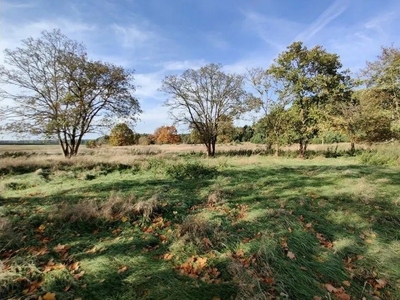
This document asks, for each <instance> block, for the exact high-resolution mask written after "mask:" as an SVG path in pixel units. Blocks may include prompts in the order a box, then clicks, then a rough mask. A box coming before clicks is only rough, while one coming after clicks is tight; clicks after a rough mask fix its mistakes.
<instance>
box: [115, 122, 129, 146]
mask: <svg viewBox="0 0 400 300" xmlns="http://www.w3.org/2000/svg"><path fill="white" fill-rule="evenodd" d="M109 143H110V145H111V146H129V145H133V144H134V143H135V134H134V133H133V131H132V129H130V128H129V127H128V125H126V124H125V123H121V124H117V125H116V126H115V127H114V128H113V129H112V130H111V133H110V139H109Z"/></svg>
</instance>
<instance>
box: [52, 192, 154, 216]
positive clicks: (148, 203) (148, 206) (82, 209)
mask: <svg viewBox="0 0 400 300" xmlns="http://www.w3.org/2000/svg"><path fill="white" fill-rule="evenodd" d="M159 209H160V205H159V195H154V196H153V197H151V198H150V199H148V200H138V199H137V198H136V197H135V196H134V195H130V196H128V197H124V196H123V195H121V194H119V193H117V192H114V191H113V192H111V195H110V197H109V198H108V199H107V200H106V201H104V202H100V201H98V200H95V199H89V200H82V201H80V202H78V203H76V204H66V203H62V204H61V205H60V206H59V207H58V210H57V213H56V216H57V218H58V219H61V220H64V221H67V222H76V221H87V220H90V219H105V220H117V219H121V218H124V217H133V216H139V217H142V218H144V219H145V220H148V219H150V217H151V216H152V215H153V214H154V213H155V212H158V211H159Z"/></svg>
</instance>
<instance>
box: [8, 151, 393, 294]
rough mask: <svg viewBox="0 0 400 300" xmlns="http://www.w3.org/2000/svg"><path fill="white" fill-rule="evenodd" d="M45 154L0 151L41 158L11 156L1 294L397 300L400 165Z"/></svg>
mask: <svg viewBox="0 0 400 300" xmlns="http://www.w3.org/2000/svg"><path fill="white" fill-rule="evenodd" d="M245 146H249V147H256V146H250V145H245ZM7 147H11V146H7ZM14 147H19V146H14ZM35 147H36V148H34V149H32V148H30V149H22V148H18V149H16V148H13V149H11V148H9V149H5V148H4V146H1V151H2V153H4V152H5V151H20V152H32V151H33V152H35V153H34V154H32V155H29V154H27V153H23V155H21V156H18V155H16V156H14V157H13V156H10V157H5V158H2V160H1V165H0V176H1V182H0V191H1V196H0V218H1V219H0V256H1V264H0V276H1V278H0V298H1V299H215V300H216V299H315V300H318V299H400V230H399V229H400V184H399V183H400V168H398V167H383V166H370V165H363V164H361V163H360V160H359V159H358V158H357V157H340V158H324V157H316V158H313V159H307V160H300V159H296V158H275V157H273V156H261V155H251V156H230V157H227V156H223V155H221V156H218V157H217V158H214V159H208V158H205V157H203V156H201V155H199V154H196V153H197V152H196V151H198V149H199V148H193V147H200V146H187V147H188V148H187V149H185V150H182V149H180V152H179V151H178V152H177V151H176V148H175V151H174V148H173V147H167V146H163V147H159V148H155V147H148V148H140V150H137V149H138V148H106V149H95V150H88V149H83V153H82V155H80V156H79V157H77V158H74V159H71V160H65V159H63V158H62V157H61V156H60V155H54V154H50V155H44V153H49V152H51V150H49V148H46V149H44V148H42V149H41V150H40V149H38V148H37V147H38V146H35ZM190 147H192V148H190ZM227 147H228V146H227ZM230 147H234V146H230ZM52 149H53V148H52ZM135 149H136V150H135ZM54 150H57V148H54ZM229 150H230V149H228V148H227V149H225V150H224V151H229Z"/></svg>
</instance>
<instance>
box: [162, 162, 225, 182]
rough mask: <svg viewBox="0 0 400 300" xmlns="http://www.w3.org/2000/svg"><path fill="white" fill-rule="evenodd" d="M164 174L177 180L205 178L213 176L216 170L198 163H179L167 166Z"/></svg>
mask: <svg viewBox="0 0 400 300" xmlns="http://www.w3.org/2000/svg"><path fill="white" fill-rule="evenodd" d="M166 174H167V175H168V176H170V177H172V178H173V179H178V180H182V179H196V178H206V177H213V176H215V175H216V174H217V168H216V167H210V166H205V165H203V164H201V163H200V162H188V163H179V164H175V165H170V166H167V167H166Z"/></svg>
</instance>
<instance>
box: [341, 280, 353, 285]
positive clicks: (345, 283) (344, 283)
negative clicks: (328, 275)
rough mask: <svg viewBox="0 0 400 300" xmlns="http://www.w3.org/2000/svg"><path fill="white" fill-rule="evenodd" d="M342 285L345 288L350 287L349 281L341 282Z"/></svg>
mask: <svg viewBox="0 0 400 300" xmlns="http://www.w3.org/2000/svg"><path fill="white" fill-rule="evenodd" d="M342 283H343V285H345V286H350V285H351V284H350V281H347V280H345V281H342Z"/></svg>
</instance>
